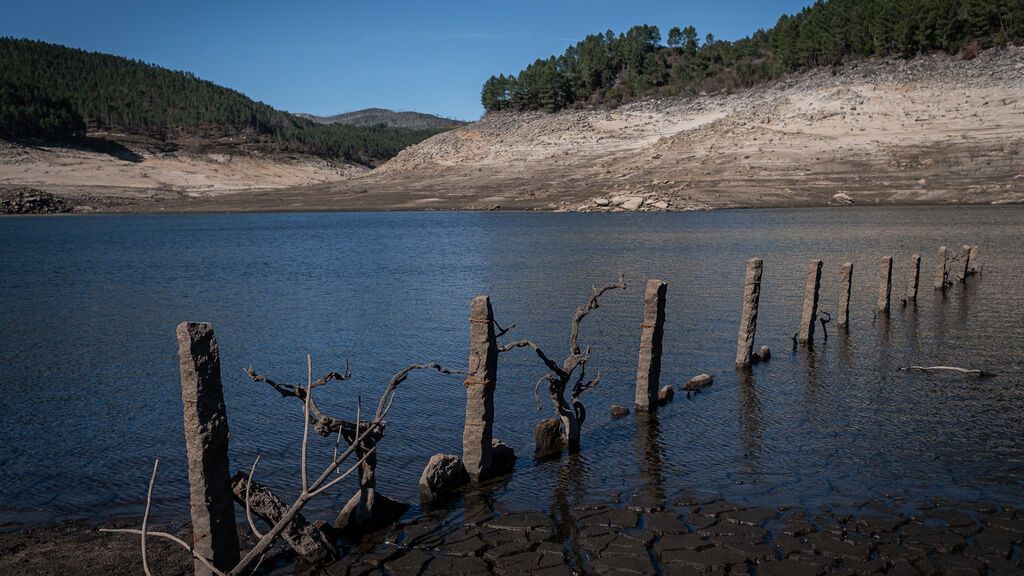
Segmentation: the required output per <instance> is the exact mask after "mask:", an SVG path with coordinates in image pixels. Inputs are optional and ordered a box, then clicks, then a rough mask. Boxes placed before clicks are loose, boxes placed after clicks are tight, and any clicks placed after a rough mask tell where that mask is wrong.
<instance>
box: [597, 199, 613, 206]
mask: <svg viewBox="0 0 1024 576" xmlns="http://www.w3.org/2000/svg"><path fill="white" fill-rule="evenodd" d="M611 203H612V202H611V200H609V199H607V198H594V204H597V205H598V206H608V205H609V204H611Z"/></svg>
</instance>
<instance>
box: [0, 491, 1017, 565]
mask: <svg viewBox="0 0 1024 576" xmlns="http://www.w3.org/2000/svg"><path fill="white" fill-rule="evenodd" d="M556 496H557V495H556ZM561 498H562V499H563V502H562V504H561V505H560V506H558V511H557V512H539V511H533V512H520V511H508V512H504V513H502V512H499V511H496V510H495V509H494V508H493V505H488V504H487V503H486V498H480V495H479V494H475V493H473V492H472V491H471V492H468V493H467V494H466V495H465V502H464V505H461V506H457V507H455V508H450V509H438V510H433V511H430V510H428V511H426V513H424V514H422V515H419V516H416V517H413V518H410V519H407V520H405V521H403V522H402V523H400V524H399V525H397V526H396V527H393V528H391V529H388V530H385V531H383V532H382V533H378V534H375V535H373V536H372V537H371V538H370V539H369V540H368V541H365V542H364V543H362V544H360V545H358V546H352V545H343V551H344V557H343V558H342V560H340V561H338V562H337V563H335V564H332V565H331V566H329V567H327V573H329V574H370V573H378V574H379V573H381V572H380V571H381V570H383V571H384V572H385V573H390V574H419V573H423V572H424V570H425V573H430V574H434V573H447V574H490V573H495V574H538V573H543V574H551V575H554V574H571V573H573V571H575V572H576V573H584V574H602V575H603V574H627V573H629V574H658V573H660V574H700V573H715V574H718V573H722V574H724V573H725V572H726V571H727V570H730V571H731V572H729V573H734V574H735V573H742V574H745V573H747V571H748V570H749V569H751V568H755V567H756V570H757V571H758V574H762V575H766V574H767V575H772V574H824V573H829V574H832V573H844V574H872V573H880V572H883V571H884V572H886V573H889V574H911V573H924V574H933V573H934V574H938V573H957V574H972V573H973V574H984V573H986V572H985V570H989V571H990V572H988V573H991V574H1011V573H1019V571H1021V570H1024V558H1022V550H1021V543H1022V539H1024V510H1019V509H1015V508H1002V507H999V506H996V505H992V504H988V503H984V502H965V501H962V502H957V501H951V500H947V499H944V498H935V499H933V500H932V501H931V502H927V503H925V504H923V505H921V506H920V507H918V508H916V510H915V511H913V512H908V511H906V509H905V507H904V506H901V503H900V502H898V501H892V500H889V499H878V500H869V501H864V502H861V503H859V504H857V505H854V506H851V507H846V508H838V507H837V508H831V509H829V508H815V509H803V508H799V507H787V506H778V507H756V506H754V507H751V506H746V505H743V504H738V503H733V502H729V501H727V500H723V499H722V498H720V497H719V496H717V495H714V494H701V493H694V494H680V495H676V496H674V497H671V498H666V497H664V496H660V495H658V494H656V493H652V494H638V495H634V496H633V497H631V498H628V499H626V500H625V501H621V500H620V499H608V500H604V501H601V500H598V499H594V498H588V499H585V501H576V502H571V501H569V500H568V495H567V494H562V495H561ZM139 522H140V521H139V519H133V518H119V519H113V520H110V521H107V522H104V523H102V524H99V523H91V522H84V521H70V522H64V523H60V524H55V525H44V526H32V527H23V528H21V529H18V530H15V531H4V532H0V573H4V574H7V573H11V574H13V573H18V574H31V575H36V574H38V575H42V574H68V573H77V572H80V571H82V569H83V567H88V570H87V571H89V572H102V573H107V574H139V573H142V567H141V562H140V560H139V549H138V546H139V542H138V540H137V538H135V537H126V536H118V535H109V534H103V533H100V532H98V529H97V528H98V527H99V526H101V525H102V526H105V527H137V525H138V524H139ZM159 527H160V528H161V529H165V530H169V531H171V532H175V533H179V534H181V535H184V536H187V535H188V526H187V523H182V522H179V523H171V522H162V523H159ZM243 531H247V528H246V529H244V530H243V529H241V528H240V533H241V532H243ZM186 539H187V538H186ZM243 542H248V543H249V545H251V542H252V540H251V537H249V536H248V535H247V536H246V540H243ZM149 556H150V559H151V562H152V565H153V568H154V569H155V573H158V574H177V573H188V572H189V570H190V568H191V562H189V559H188V557H187V555H186V554H185V553H183V552H181V551H180V550H176V549H174V547H173V546H171V545H168V544H166V543H164V542H160V541H155V542H153V543H152V544H151V548H150V552H149ZM265 567H267V568H268V570H267V572H263V573H292V572H293V571H294V572H295V573H306V570H307V569H308V567H304V566H302V565H301V563H296V561H295V558H294V556H293V554H292V553H291V552H290V551H288V550H286V549H284V547H283V545H280V544H279V545H278V547H277V548H276V549H275V550H274V552H273V554H272V557H271V559H270V560H268V561H267V562H265ZM709 571H710V572H709Z"/></svg>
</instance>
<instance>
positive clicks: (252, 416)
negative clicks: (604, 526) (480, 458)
mask: <svg viewBox="0 0 1024 576" xmlns="http://www.w3.org/2000/svg"><path fill="white" fill-rule="evenodd" d="M941 244H945V245H947V246H950V247H957V246H960V245H962V244H976V245H978V246H980V251H981V261H982V264H983V266H984V273H983V275H982V276H981V277H974V278H971V279H970V280H969V282H968V284H967V286H966V287H962V286H960V285H955V286H953V287H952V288H951V289H949V290H948V291H947V292H946V293H941V292H935V291H934V290H933V289H932V278H933V270H934V266H935V262H936V249H937V247H938V246H939V245H941ZM915 252H916V253H920V254H921V255H922V258H923V261H922V274H921V276H922V281H921V284H922V289H921V295H920V298H919V300H918V302H917V305H916V307H915V306H910V307H908V308H901V307H900V306H899V298H898V295H899V294H900V293H901V290H902V288H903V286H904V285H905V283H906V278H907V272H908V266H909V262H910V256H911V254H912V253H915ZM884 255H892V256H894V258H895V268H894V278H895V280H894V283H895V288H894V308H893V311H892V314H891V317H890V318H889V319H888V320H885V319H876V318H875V314H874V305H875V301H876V299H877V293H878V288H877V287H878V278H879V264H880V260H881V258H882V256H884ZM750 256H760V257H762V258H763V259H764V262H765V264H764V279H763V284H762V296H761V308H760V310H761V314H760V321H759V325H758V333H757V336H758V338H757V340H758V345H760V344H768V345H769V346H771V348H772V350H773V352H774V356H773V358H772V360H771V362H770V363H767V364H762V365H759V366H756V367H755V368H754V370H753V372H752V375H751V376H750V377H749V378H744V377H742V376H740V375H738V374H737V373H736V371H735V370H734V369H733V367H732V363H733V358H734V355H735V345H736V332H737V327H738V324H739V315H740V311H741V299H742V288H743V286H742V285H743V275H744V270H745V261H746V260H747V258H749V257H750ZM810 258H821V259H823V260H824V262H825V266H824V271H823V278H822V290H821V294H822V305H821V308H822V309H823V310H826V311H830V312H833V313H835V311H836V306H837V300H838V284H839V282H838V281H839V269H840V266H841V264H842V263H843V262H844V261H847V260H850V261H853V262H854V263H855V270H854V286H853V300H852V304H851V327H850V332H849V335H847V336H845V337H844V336H840V335H839V334H837V333H836V331H835V325H834V323H833V324H832V325H830V326H829V328H830V335H831V337H830V339H829V340H828V342H827V343H823V342H821V341H820V330H819V342H818V345H817V347H816V348H815V350H814V351H813V352H807V351H799V352H793V351H792V350H791V339H790V338H791V335H792V334H793V333H794V332H796V330H797V327H798V323H799V316H800V311H801V303H802V299H803V292H804V282H805V278H806V269H807V261H808V259H810ZM619 272H622V273H624V274H625V275H626V280H627V283H628V284H629V290H628V291H626V292H611V293H609V294H607V295H606V297H605V298H604V299H603V300H602V301H601V307H600V309H598V310H596V311H594V312H593V313H592V314H591V315H590V316H589V317H588V318H587V319H586V321H585V323H584V326H583V331H582V338H581V340H582V342H583V343H584V345H590V346H592V347H593V358H592V361H591V366H592V368H593V369H597V368H600V369H601V371H602V373H603V375H604V378H603V381H602V383H601V385H600V387H599V388H597V389H595V390H593V391H591V392H590V393H588V395H587V396H585V403H586V405H587V407H588V412H589V415H590V417H589V419H588V420H587V422H586V425H585V427H584V432H583V453H582V454H581V456H580V457H579V458H574V459H572V460H571V461H567V460H566V459H562V460H555V461H550V462H543V463H538V462H535V461H534V459H533V457H532V453H533V438H532V429H533V426H534V425H535V424H536V422H537V421H538V420H540V419H541V418H547V417H550V410H551V409H550V405H549V404H548V403H547V402H545V405H544V411H543V412H541V413H538V412H537V410H536V407H535V403H534V398H533V385H534V383H535V382H536V381H537V380H538V378H539V377H540V376H542V375H543V374H544V371H543V369H542V366H541V365H540V364H539V362H538V361H537V359H536V357H535V356H534V355H533V354H532V353H530V352H528V351H522V350H521V351H517V352H510V353H507V354H503V355H502V357H501V362H500V368H499V384H498V389H497V395H496V413H497V422H496V424H495V436H496V437H499V438H502V439H505V440H507V441H509V442H510V443H511V444H512V445H513V446H514V447H515V449H516V451H517V453H518V454H519V456H520V458H519V461H518V463H517V467H516V471H515V474H514V475H513V476H512V477H511V478H510V479H509V480H507V481H505V482H502V483H500V484H498V485H497V486H495V487H494V488H492V490H491V492H490V497H491V498H492V499H493V502H495V503H497V505H498V506H500V507H502V508H503V509H508V510H546V509H548V508H549V507H550V506H552V505H553V504H552V503H553V502H554V501H555V500H557V499H558V498H561V497H564V492H565V491H566V490H571V491H572V492H573V493H574V494H575V495H576V497H583V495H586V497H588V498H607V499H612V500H616V499H617V500H618V501H625V500H626V499H628V498H630V497H632V496H633V495H636V494H645V493H650V494H655V495H666V496H671V495H672V494H675V493H677V492H679V491H686V490H706V491H713V492H717V493H720V494H721V495H723V496H724V497H726V498H729V499H733V500H737V501H744V502H750V503H753V504H785V505H803V506H809V507H812V506H818V505H833V506H836V505H837V506H844V505H848V504H853V503H856V502H858V501H862V500H864V499H868V498H885V499H889V500H891V501H892V502H895V503H896V504H898V505H906V506H913V505H915V504H917V503H922V502H924V501H926V500H927V499H929V498H932V497H935V496H946V497H949V498H953V499H958V500H962V499H968V500H984V501H990V502H997V503H1004V504H1012V505H1016V506H1021V505H1024V298H1022V288H1024V207H935V208H848V209H845V208H844V209H821V210H818V209H803V210H745V211H722V212H710V213H675V214H642V215H640V214H501V213H387V214H373V213H364V214H252V215H180V216H109V217H107V216H97V217H71V218H69V217H45V218H42V217H40V218H6V219H2V220H0V278H2V281H0V393H2V398H3V399H2V401H0V422H2V427H0V517H2V518H3V520H2V521H0V523H4V522H13V523H19V522H38V521H42V522H49V521H54V520H58V519H63V518H69V517H81V516H85V517H89V518H92V519H100V520H101V519H103V518H108V517H110V516H114V515H120V514H135V513H139V512H140V511H141V507H142V505H143V503H144V496H145V487H146V483H147V481H148V477H149V472H150V468H151V466H152V461H153V459H154V458H158V457H159V458H160V459H161V467H160V476H159V482H158V484H157V488H156V505H155V506H156V509H155V513H156V514H158V515H160V516H166V517H178V518H181V517H187V480H186V468H185V451H184V445H183V437H182V424H181V399H180V387H179V380H178V364H177V344H176V341H175V336H174V328H175V325H176V324H177V323H178V322H180V321H182V320H196V321H208V322H212V323H213V324H214V326H215V328H216V331H217V337H218V340H219V343H220V350H221V359H222V365H223V379H224V384H225V395H226V400H227V405H228V410H229V418H230V427H231V459H232V469H246V470H247V469H248V468H249V466H250V465H251V464H252V461H253V458H254V457H255V456H256V454H257V453H262V454H263V457H262V460H261V465H260V473H259V476H260V478H261V479H262V481H264V482H265V483H267V484H268V485H270V486H271V487H273V488H275V489H277V490H278V491H280V492H281V494H282V496H285V497H288V498H290V497H292V496H293V495H294V494H295V492H296V485H297V478H298V472H297V461H298V446H299V439H300V437H301V432H302V422H301V416H300V408H299V405H298V403H297V402H296V401H295V400H293V399H282V398H280V397H279V396H278V395H277V394H276V393H275V392H273V391H272V390H271V389H269V388H268V387H266V386H264V385H257V384H254V383H251V382H249V381H248V379H247V378H246V377H245V376H244V374H243V369H244V368H246V367H248V366H253V367H254V368H255V369H256V370H257V371H259V372H261V373H264V374H267V375H269V376H271V377H275V378H277V379H279V380H284V381H291V382H303V381H304V380H305V377H306V366H305V356H306V354H307V353H309V354H312V356H313V360H314V372H316V373H322V372H326V371H328V370H333V369H340V368H341V367H342V366H343V364H344V359H345V358H346V357H347V358H349V359H350V362H351V369H352V373H353V375H354V378H353V380H352V381H351V382H346V383H334V384H332V385H331V386H330V387H328V388H324V389H321V394H320V396H319V398H320V400H319V403H320V404H321V406H322V407H323V408H325V409H326V410H327V411H329V412H332V413H336V414H338V415H341V416H347V417H351V416H352V413H353V411H354V408H353V403H354V399H355V398H356V396H357V395H359V396H361V397H362V398H363V400H364V406H369V405H371V404H375V403H376V398H377V395H378V394H379V393H380V391H381V390H382V389H383V387H384V385H385V383H386V381H387V380H388V378H389V377H390V376H391V375H392V374H393V373H394V372H396V371H397V370H399V369H400V368H402V367H403V366H405V365H406V364H409V363H413V362H425V361H437V362H441V363H443V364H445V365H448V366H452V367H460V368H462V367H464V366H465V363H466V356H467V338H468V321H467V318H468V313H469V309H468V305H469V301H470V299H471V298H472V297H473V296H475V295H477V294H489V295H490V296H491V297H492V302H493V305H494V308H495V313H496V316H497V319H498V321H499V322H500V323H502V324H508V323H515V324H516V325H517V327H516V329H515V330H514V331H513V333H512V334H511V336H514V337H519V338H530V339H533V340H535V341H537V342H538V343H540V344H541V345H542V346H543V347H544V348H545V349H546V350H547V351H548V352H549V354H551V355H553V356H557V357H558V358H561V357H563V356H564V355H565V352H566V348H567V340H568V331H569V327H570V318H571V316H572V313H573V310H574V309H575V308H576V306H578V305H579V304H580V303H582V302H583V301H584V300H585V299H586V298H587V296H588V293H589V291H590V287H591V285H593V284H601V283H604V282H607V281H612V280H614V279H615V278H616V277H617V276H618V274H619ZM648 277H657V278H661V279H663V280H665V281H667V282H668V283H669V289H668V307H667V324H666V333H665V360H664V367H663V373H662V374H663V376H662V379H663V383H672V384H676V385H682V384H683V383H684V382H685V381H686V380H687V379H689V378H690V377H691V376H693V375H696V374H699V373H701V372H707V373H710V374H713V375H714V376H715V383H714V385H713V386H711V387H710V388H709V389H707V391H706V392H704V393H701V394H697V395H694V396H692V397H690V398H687V397H686V396H685V395H683V394H679V395H677V397H676V401H675V402H674V403H673V404H671V405H670V406H668V407H667V408H664V409H663V410H662V411H661V412H660V414H659V416H658V419H657V421H656V422H654V423H651V422H647V421H644V420H643V419H637V418H635V417H634V416H632V415H631V416H629V417H627V418H624V419H620V420H613V419H611V417H610V415H609V407H610V405H612V404H623V405H629V404H630V403H631V401H632V398H633V379H634V377H635V370H636V355H637V348H638V344H639V336H640V328H639V325H640V321H641V316H642V299H643V282H644V280H645V279H646V278H648ZM914 364H923V365H934V364H944V365H954V366H964V367H971V368H983V369H986V370H989V371H993V372H996V373H998V376H996V377H994V378H989V379H976V378H970V377H960V376H947V375H927V374H921V373H914V372H905V371H901V370H900V369H901V368H905V367H907V366H910V365H914ZM464 395H465V391H464V387H463V384H462V379H461V378H459V377H457V376H441V375H438V374H427V373H417V374H414V375H413V376H412V377H411V378H410V379H409V380H408V381H407V382H406V383H405V384H403V385H402V388H401V389H400V391H399V394H398V398H397V401H396V406H395V409H394V410H393V411H392V414H391V417H390V421H391V424H390V426H389V427H388V429H387V435H386V437H385V440H384V442H383V443H382V444H381V447H380V457H381V461H380V467H379V487H380V489H381V490H382V492H384V493H385V494H387V495H389V496H392V497H395V498H399V499H402V500H405V501H408V502H410V503H418V488H417V480H418V478H419V475H420V472H421V471H422V469H423V466H424V464H425V463H426V461H427V459H428V458H429V457H430V456H431V455H432V454H434V453H437V452H448V453H456V454H457V453H459V452H460V451H461V428H462V419H463V407H464ZM312 445H313V446H314V447H315V448H316V449H318V450H320V452H319V453H320V454H328V453H329V451H330V449H331V447H332V444H331V443H330V442H328V441H326V440H323V439H320V438H318V437H314V438H313V443H312ZM351 486H352V484H351V483H350V484H347V485H345V486H344V487H343V488H341V489H338V490H336V491H335V492H334V493H333V494H332V496H331V498H330V499H327V500H323V501H320V502H319V503H318V504H317V508H319V511H320V512H323V513H324V514H325V516H323V517H327V518H331V517H333V516H332V515H327V512H326V511H327V510H329V509H330V510H337V509H338V508H340V506H341V503H343V502H344V501H345V500H347V498H348V496H349V495H350V494H351V490H352V488H351ZM460 505H461V504H460V503H459V502H455V503H454V504H452V506H460ZM417 510H418V508H416V507H414V508H413V513H415V512H416V511H417ZM314 516H316V514H314Z"/></svg>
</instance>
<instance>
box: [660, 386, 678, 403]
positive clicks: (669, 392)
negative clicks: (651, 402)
mask: <svg viewBox="0 0 1024 576" xmlns="http://www.w3.org/2000/svg"><path fill="white" fill-rule="evenodd" d="M675 396H676V391H675V390H674V389H673V388H672V386H662V387H661V390H658V405H659V406H664V405H665V404H668V403H669V402H671V401H672V399H673V398H675Z"/></svg>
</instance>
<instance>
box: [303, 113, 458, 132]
mask: <svg viewBox="0 0 1024 576" xmlns="http://www.w3.org/2000/svg"><path fill="white" fill-rule="evenodd" d="M298 116H301V117H303V118H307V119H309V120H312V121H313V122H316V123H317V124H345V125H347V126H359V127H363V128H371V127H382V128H405V129H407V130H450V129H452V128H455V127H458V126H462V125H464V124H466V122H463V121H462V120H454V119H452V118H444V117H442V116H435V115H434V114H424V113H423V112H396V111H394V110H388V109H386V108H366V109H363V110H356V111H354V112H345V113H343V114H336V115H334V116H314V115H312V114H298Z"/></svg>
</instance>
